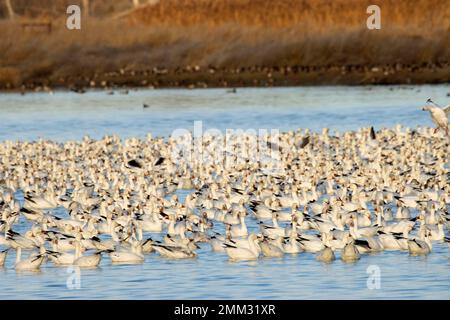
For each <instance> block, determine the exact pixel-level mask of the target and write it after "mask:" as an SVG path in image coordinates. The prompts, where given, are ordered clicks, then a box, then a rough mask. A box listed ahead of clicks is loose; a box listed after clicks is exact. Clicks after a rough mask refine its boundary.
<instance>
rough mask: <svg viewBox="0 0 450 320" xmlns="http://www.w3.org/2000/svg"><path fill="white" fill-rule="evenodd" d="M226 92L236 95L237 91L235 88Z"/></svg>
mask: <svg viewBox="0 0 450 320" xmlns="http://www.w3.org/2000/svg"><path fill="white" fill-rule="evenodd" d="M227 92H228V93H236V92H237V90H236V88H233V89H230V90H227Z"/></svg>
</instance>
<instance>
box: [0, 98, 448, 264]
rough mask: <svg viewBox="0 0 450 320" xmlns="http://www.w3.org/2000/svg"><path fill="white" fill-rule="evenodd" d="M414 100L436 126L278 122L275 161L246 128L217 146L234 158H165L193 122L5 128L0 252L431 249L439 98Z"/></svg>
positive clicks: (437, 225)
mask: <svg viewBox="0 0 450 320" xmlns="http://www.w3.org/2000/svg"><path fill="white" fill-rule="evenodd" d="M430 103H431V104H433V103H432V102H430ZM424 109H425V110H428V111H430V112H431V115H432V118H433V121H435V122H436V124H437V125H438V129H439V128H440V129H442V130H435V129H432V128H417V129H415V130H412V129H409V128H401V127H400V126H397V127H396V128H393V129H381V130H378V131H375V130H374V128H362V129H359V130H357V131H348V132H344V133H339V132H336V133H334V134H330V132H329V130H327V129H324V130H323V131H322V132H321V133H313V132H309V131H308V130H296V131H288V132H285V133H281V134H279V136H277V140H276V141H269V142H267V144H268V145H269V146H270V147H271V148H273V147H274V146H275V145H276V146H277V148H278V150H279V156H278V159H277V160H278V163H279V164H281V165H280V167H281V168H282V170H278V171H273V170H271V169H273V168H272V167H271V166H272V165H273V164H272V162H267V161H253V160H251V159H250V158H249V157H248V152H243V151H242V150H247V151H248V150H252V148H254V147H255V144H254V143H253V142H254V141H253V139H254V136H252V135H251V134H246V133H245V132H244V133H240V134H239V135H237V134H236V136H234V137H228V138H230V139H236V141H239V142H240V147H241V148H242V149H240V150H239V152H234V153H233V152H229V153H228V154H227V161H230V160H231V161H232V163H233V164H234V165H232V166H229V165H228V166H225V165H224V163H223V161H205V162H200V163H193V162H192V161H190V160H191V159H189V158H188V157H186V158H183V157H180V158H177V159H176V160H175V159H174V157H173V152H174V150H176V148H177V146H178V145H179V143H180V141H181V140H183V139H187V138H189V136H180V137H177V138H168V139H164V138H160V137H156V138H153V137H152V136H150V135H148V136H147V138H145V139H137V138H130V139H127V140H123V141H122V140H121V139H120V138H119V137H117V136H105V137H104V138H103V139H101V140H93V139H90V138H89V137H85V138H83V139H82V140H81V141H67V142H64V143H57V142H54V141H48V140H38V141H33V142H21V141H16V142H13V141H4V142H2V143H1V144H0V232H1V235H0V245H1V246H2V247H3V248H4V250H3V251H0V266H4V265H5V261H6V259H7V256H8V255H11V252H13V253H14V251H15V263H14V264H12V263H11V265H13V266H14V268H15V269H16V270H18V271H23V270H31V271H35V270H39V269H40V268H41V266H42V265H43V264H44V263H53V264H54V265H76V266H79V267H97V266H98V265H99V263H100V262H101V260H102V259H108V258H109V259H110V260H111V262H112V263H127V264H135V263H144V261H145V258H146V255H147V256H150V255H152V254H159V255H160V256H162V257H164V258H168V259H186V258H195V257H197V255H198V253H197V249H199V248H200V246H202V247H203V246H204V247H205V248H208V246H209V247H210V248H211V251H212V252H219V253H222V254H224V255H225V254H226V255H228V257H229V259H231V260H238V261H239V260H256V259H260V258H262V257H282V256H283V255H286V254H299V255H300V256H301V254H302V253H303V252H307V253H313V254H315V257H316V259H317V260H319V261H322V262H331V261H333V260H335V259H336V256H338V257H339V258H340V259H342V260H343V261H345V262H352V261H356V260H359V259H360V258H361V257H364V255H365V254H369V253H373V252H381V251H383V250H398V251H400V252H405V253H406V254H407V253H408V252H409V254H412V255H427V254H430V253H431V252H432V250H433V242H436V241H440V242H442V241H446V242H450V238H448V237H446V234H445V233H446V232H448V230H449V228H450V215H449V213H448V207H449V203H450V194H449V192H450V172H449V162H448V160H449V157H448V156H449V154H450V143H449V139H448V135H447V134H448V119H447V115H446V113H448V110H449V109H448V108H447V109H441V108H439V107H438V106H436V105H431V106H430V105H429V106H427V107H425V108H424ZM438 109H439V110H440V111H439V110H438ZM442 117H444V118H445V120H444V119H443V118H442ZM197 139H200V140H199V141H200V143H201V144H202V145H203V146H204V147H208V146H211V145H213V144H214V143H216V142H217V137H213V136H206V135H205V136H203V137H201V138H197ZM214 139H216V140H214ZM213 160H214V159H213ZM180 190H184V191H183V192H180ZM180 193H184V195H185V196H183V197H181V196H180ZM181 198H183V199H181ZM449 245H450V244H449ZM22 253H25V255H26V257H23V256H22Z"/></svg>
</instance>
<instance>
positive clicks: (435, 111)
mask: <svg viewBox="0 0 450 320" xmlns="http://www.w3.org/2000/svg"><path fill="white" fill-rule="evenodd" d="M427 103H430V104H433V105H432V106H430V105H427V106H424V107H423V108H422V110H423V111H429V112H430V115H431V120H433V122H434V123H435V124H436V125H437V128H436V129H435V132H436V131H437V130H438V129H439V128H441V129H443V130H444V131H445V134H446V135H448V129H449V124H448V118H447V117H448V115H449V114H450V105H448V106H446V107H445V108H441V107H440V106H438V105H437V104H436V103H434V102H433V101H432V100H431V99H428V100H427Z"/></svg>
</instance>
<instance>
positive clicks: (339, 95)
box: [0, 85, 450, 299]
mask: <svg viewBox="0 0 450 320" xmlns="http://www.w3.org/2000/svg"><path fill="white" fill-rule="evenodd" d="M449 92H450V86H449V85H436V86H396V87H306V88H305V87H302V88H274V89H250V88H249V89H238V93H237V94H232V93H227V92H226V91H225V90H223V89H208V90H154V91H152V90H139V91H130V93H129V94H128V95H123V94H119V93H116V94H114V95H107V94H106V93H105V92H99V91H94V92H88V93H86V94H83V95H80V94H76V93H72V92H56V93H54V94H53V95H49V94H46V93H37V94H26V95H25V96H21V95H19V94H0V119H1V122H0V141H4V140H7V139H8V140H17V139H20V140H30V141H31V140H36V139H37V138H39V137H42V138H46V139H55V140H58V141H65V140H70V139H80V138H82V137H83V136H84V135H86V134H88V135H90V136H91V137H93V138H100V137H102V136H103V135H105V134H112V133H116V134H119V135H120V136H121V137H131V136H138V137H145V135H146V134H147V133H148V132H151V133H152V134H153V135H154V136H155V135H160V136H161V135H164V136H168V135H170V134H171V133H172V132H173V131H174V130H175V129H188V130H192V129H193V125H194V121H202V126H203V129H204V130H205V129H207V128H217V129H219V130H221V131H222V132H225V129H227V128H228V129H237V128H241V129H248V128H252V129H256V130H258V129H279V130H282V131H285V130H291V129H297V128H298V127H302V128H310V129H311V130H315V131H319V130H320V129H321V128H323V127H330V128H331V129H332V130H339V131H341V132H342V131H344V130H355V129H358V128H360V127H368V126H371V125H373V126H374V127H375V128H376V129H377V128H381V127H394V126H395V125H396V124H401V125H404V126H409V127H416V126H418V125H425V126H432V125H433V124H432V122H431V120H430V117H429V115H428V114H427V113H425V112H423V111H421V109H420V107H421V106H422V104H423V103H424V102H425V101H426V100H427V99H428V98H429V97H432V98H434V100H436V101H437V102H441V103H442V104H445V102H447V103H448V102H449V100H450V98H448V97H446V95H447V93H449ZM143 103H147V104H149V105H150V107H149V108H145V109H144V108H142V104H143ZM184 195H185V194H181V196H184ZM248 224H250V225H251V227H252V229H253V230H255V229H254V228H255V225H254V222H253V221H252V220H251V219H250V218H249V219H248ZM25 227H26V224H25V223H23V225H22V226H21V227H20V228H18V230H19V231H20V230H21V229H22V228H25ZM200 246H201V249H200V250H198V258H197V259H192V260H180V261H171V260H167V259H164V258H161V257H159V256H158V255H157V254H153V253H152V254H150V255H146V260H145V263H144V264H142V265H113V264H111V262H110V260H109V258H107V257H105V258H104V259H103V260H102V262H101V265H100V268H98V269H90V270H86V269H82V270H81V273H80V280H81V283H80V285H81V288H80V289H72V290H71V289H69V288H68V287H67V281H69V282H70V279H71V276H72V274H71V273H70V269H69V270H68V269H67V268H66V267H55V266H53V264H51V263H47V264H45V265H44V266H43V267H42V269H41V271H40V272H38V273H18V272H16V271H15V270H14V269H13V264H14V258H15V255H14V252H10V254H9V256H8V259H7V263H6V266H5V268H3V269H0V283H1V284H2V290H1V291H0V299H17V298H19V299H38V298H39V299H352V298H353V299H355V298H356V299H358V298H362V299H433V298H434V299H450V281H449V278H450V260H449V256H450V251H449V249H448V248H447V245H446V244H444V243H439V242H435V243H434V245H433V252H432V253H431V254H430V255H428V256H426V257H413V256H409V255H408V253H405V252H389V251H387V252H382V253H379V254H374V255H364V256H363V257H362V258H361V260H359V261H358V262H356V263H354V264H347V263H344V262H342V261H341V260H339V259H338V260H336V261H335V262H333V263H331V264H323V263H319V262H317V261H316V260H315V258H314V255H313V254H309V253H301V254H299V255H285V256H284V257H283V258H271V259H269V258H262V259H260V260H258V261H256V262H238V263H236V262H230V261H228V258H227V256H226V255H225V254H220V253H211V251H210V248H209V245H208V244H203V243H202V244H200ZM338 258H339V255H338ZM369 266H377V267H379V271H380V289H375V290H370V289H369V288H368V286H367V281H368V278H369V276H370V274H369V273H368V272H367V269H368V267H369Z"/></svg>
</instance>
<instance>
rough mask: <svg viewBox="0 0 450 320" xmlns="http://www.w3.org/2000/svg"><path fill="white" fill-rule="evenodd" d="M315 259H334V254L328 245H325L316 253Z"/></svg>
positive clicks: (326, 260)
mask: <svg viewBox="0 0 450 320" xmlns="http://www.w3.org/2000/svg"><path fill="white" fill-rule="evenodd" d="M316 260H318V261H321V262H326V263H328V262H331V261H334V260H336V256H335V255H334V251H333V250H332V249H331V248H330V247H325V248H323V249H322V250H321V251H319V252H318V253H317V255H316Z"/></svg>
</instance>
